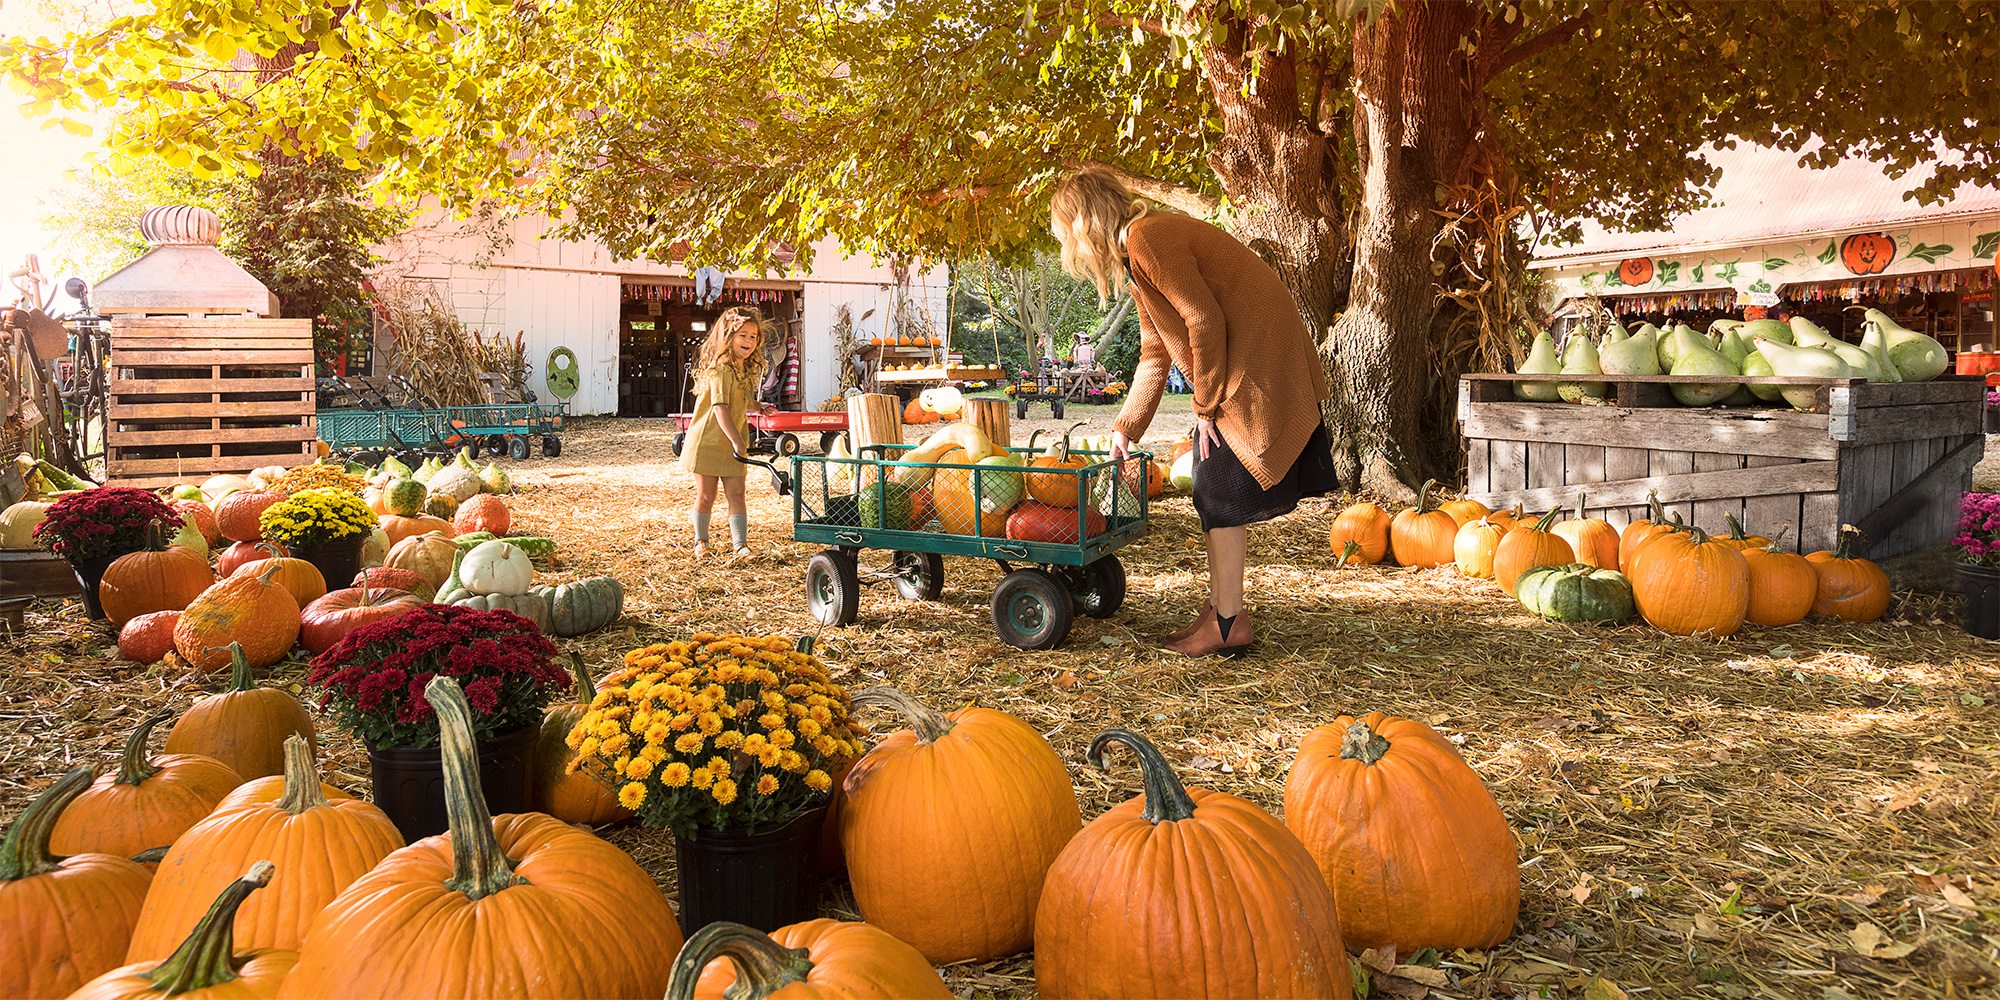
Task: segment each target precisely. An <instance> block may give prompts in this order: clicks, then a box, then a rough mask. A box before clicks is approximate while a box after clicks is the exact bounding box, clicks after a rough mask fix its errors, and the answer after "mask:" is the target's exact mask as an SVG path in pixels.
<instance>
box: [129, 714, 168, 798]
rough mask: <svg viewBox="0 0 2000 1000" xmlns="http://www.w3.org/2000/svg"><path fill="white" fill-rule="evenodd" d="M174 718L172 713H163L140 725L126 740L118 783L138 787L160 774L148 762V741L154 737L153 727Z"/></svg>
mask: <svg viewBox="0 0 2000 1000" xmlns="http://www.w3.org/2000/svg"><path fill="white" fill-rule="evenodd" d="M173 717H174V713H172V712H161V713H159V714H157V715H154V716H152V717H151V718H148V719H147V720H146V721H144V722H141V723H139V728H137V729H134V730H132V735H131V736H130V737H128V738H127V739H126V740H125V756H124V757H123V758H121V759H120V760H119V762H118V783H119V784H121V785H137V784H140V783H141V782H144V781H145V780H146V779H147V778H150V777H152V776H153V775H156V774H158V773H160V769H159V768H157V767H154V766H153V765H152V764H150V763H148V762H147V761H146V740H147V738H148V737H150V736H152V735H153V727H154V726H157V725H159V724H160V723H162V722H165V721H167V720H168V719H171V718H173Z"/></svg>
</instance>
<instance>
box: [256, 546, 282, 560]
mask: <svg viewBox="0 0 2000 1000" xmlns="http://www.w3.org/2000/svg"><path fill="white" fill-rule="evenodd" d="M250 548H251V549H252V550H254V551H257V552H262V553H264V558H266V559H281V558H283V557H284V555H285V554H284V553H283V552H279V551H278V547H277V546H276V545H272V544H271V543H270V542H258V543H257V544H255V545H252V546H250Z"/></svg>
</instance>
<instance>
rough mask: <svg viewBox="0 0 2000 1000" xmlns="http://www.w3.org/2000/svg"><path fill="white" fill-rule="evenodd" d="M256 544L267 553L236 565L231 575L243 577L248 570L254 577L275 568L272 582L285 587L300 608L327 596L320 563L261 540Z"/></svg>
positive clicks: (324, 578)
mask: <svg viewBox="0 0 2000 1000" xmlns="http://www.w3.org/2000/svg"><path fill="white" fill-rule="evenodd" d="M257 547H258V548H259V549H261V550H265V551H266V552H267V553H268V554H267V555H266V556H265V557H264V558H262V559H259V560H257V561H255V562H247V563H244V564H243V565H241V566H238V567H236V569H235V571H234V572H231V573H230V574H229V575H230V576H242V575H243V574H246V573H248V574H251V575H253V576H254V575H258V574H261V573H263V572H264V571H265V570H269V569H275V570H277V572H276V573H275V574H273V575H272V577H271V580H272V582H274V583H276V584H277V585H278V586H280V587H283V588H285V592H286V593H289V594H291V595H292V600H294V601H297V602H298V605H299V607H301V608H303V607H305V606H306V605H308V604H311V603H312V602H314V601H316V600H319V599H320V598H321V597H323V596H325V594H326V577H325V576H323V575H322V574H321V573H320V571H319V567H318V566H315V565H313V564H312V563H309V562H307V561H305V560H304V559H299V558H296V557H293V556H287V555H281V554H279V553H278V552H277V550H275V549H271V548H270V547H269V546H267V545H263V544H261V543H260V544H259V545H258V546H257Z"/></svg>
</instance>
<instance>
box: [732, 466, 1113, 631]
mask: <svg viewBox="0 0 2000 1000" xmlns="http://www.w3.org/2000/svg"><path fill="white" fill-rule="evenodd" d="M909 447H910V446H907V445H880V446H870V447H867V448H864V449H862V451H861V454H860V455H859V456H856V457H854V458H830V457H827V456H824V455H810V456H808V455H801V456H795V457H794V458H793V459H792V473H791V476H790V477H789V478H790V482H789V483H787V484H785V485H787V486H789V488H790V490H791V494H792V537H793V538H794V539H796V540H798V541H801V542H811V543H814V544H818V545H824V546H826V548H825V549H824V550H823V551H821V552H820V553H819V554H818V555H815V556H813V558H812V560H811V562H810V563H809V564H808V565H807V567H806V600H807V603H808V604H809V605H810V606H811V608H812V613H813V617H814V618H817V619H818V620H819V621H820V622H822V623H824V624H828V625H850V624H853V622H854V620H855V618H856V616H857V615H858V614H859V610H860V599H861V594H860V587H861V584H862V582H863V581H864V580H866V581H868V582H881V581H887V582H890V583H893V584H894V585H895V588H896V590H897V592H898V593H900V594H901V595H902V596H903V597H905V598H908V599H911V600H923V601H929V600H936V599H937V598H938V595H939V594H940V593H942V592H943V589H944V557H945V556H972V557H975V558H981V559H991V560H993V561H994V562H996V563H998V564H999V566H1000V571H1001V573H1002V574H1003V575H1002V577H1001V579H1000V583H999V585H998V586H996V587H995V588H994V591H993V601H992V612H993V626H994V629H995V631H996V632H997V633H998V634H999V636H1000V638H1001V639H1002V640H1003V641H1005V642H1007V643H1009V644H1010V645H1014V646H1018V647H1020V648H1022V649H1052V648H1054V647H1056V646H1059V645H1061V644H1062V642H1063V640H1064V639H1065V638H1067V637H1068V635H1069V630H1070V624H1071V622H1072V621H1073V619H1074V617H1075V615H1076V613H1077V612H1079V611H1081V612H1083V613H1084V614H1086V615H1090V616H1091V617H1094V618H1108V617H1110V616H1111V615H1112V614H1113V613H1114V612H1116V611H1117V610H1118V608H1119V606H1120V605H1121V604H1123V603H1124V601H1125V567H1124V565H1123V564H1122V563H1120V562H1119V560H1118V556H1117V554H1116V553H1117V550H1118V549H1120V548H1122V547H1124V546H1125V545H1126V544H1127V543H1129V542H1131V541H1132V539H1134V538H1136V537H1138V536H1139V534H1140V533H1141V532H1143V531H1144V530H1145V528H1146V490H1145V482H1146V481H1145V478H1144V475H1145V469H1146V468H1147V464H1148V463H1149V462H1151V461H1152V458H1151V456H1149V455H1147V454H1145V453H1142V452H1133V453H1131V454H1130V455H1128V456H1126V458H1124V459H1123V460H1120V461H1113V460H1111V459H1110V458H1109V456H1108V455H1107V454H1106V453H1104V452H1082V451H1075V452H1068V453H1066V455H1064V456H1063V457H1062V458H1061V459H1059V460H1057V461H1054V462H1048V461H1046V459H1048V458H1049V456H1046V455H1044V454H1040V453H1037V452H1035V451H1034V450H1032V449H1027V448H1009V449H1007V450H1008V452H1009V453H1011V454H1012V455H1013V456H1014V458H1015V461H1016V462H1017V463H1018V464H1016V465H1002V464H994V463H995V461H996V460H994V459H988V462H987V464H977V465H968V464H962V463H956V462H910V461H899V460H897V458H896V456H898V455H901V454H902V453H904V452H906V451H908V450H909ZM1037 459H1043V460H1044V464H1042V465H1036V466H1032V467H1031V466H1030V463H1031V462H1033V461H1035V460H1037ZM760 464H761V463H760ZM1132 484H1136V485H1137V488H1136V489H1135V488H1133V485H1132ZM864 549H876V550H884V551H887V552H889V553H890V558H889V562H888V565H886V566H884V567H882V568H880V569H877V570H871V571H869V572H867V573H863V572H862V569H861V566H860V561H861V560H860V556H861V552H862V550H864Z"/></svg>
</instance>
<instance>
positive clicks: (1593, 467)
mask: <svg viewBox="0 0 2000 1000" xmlns="http://www.w3.org/2000/svg"><path fill="white" fill-rule="evenodd" d="M1523 379H1532V380H1534V381H1557V380H1563V379H1562V378H1561V377H1560V376H1514V375H1470V376H1466V377H1465V378H1464V379H1463V380H1461V381H1460V383H1459V414H1458V417H1459V421H1460V423H1461V425H1462V428H1463V432H1464V434H1465V438H1466V476H1467V480H1468V487H1467V492H1468V494H1469V495H1470V496H1471V497H1472V498H1473V499H1475V500H1478V501H1480V502H1481V503H1484V504H1487V505H1488V506H1491V507H1495V508H1502V507H1512V506H1514V505H1516V504H1519V505H1521V506H1523V507H1525V508H1527V509H1528V510H1530V511H1545V510H1550V509H1553V508H1555V507H1574V506H1575V505H1576V503H1577V499H1578V497H1579V496H1584V497H1587V499H1586V500H1585V503H1586V505H1587V506H1586V509H1587V510H1588V511H1589V513H1590V515H1591V516H1593V517H1601V518H1604V519H1605V520H1607V521H1609V522H1611V523H1612V524H1613V525H1614V526H1618V527H1623V526H1624V525H1625V524H1626V523H1628V522H1630V521H1632V520H1634V519H1637V518H1640V517H1644V516H1645V514H1646V497H1647V494H1648V493H1657V494H1658V495H1659V498H1660V502H1661V503H1662V504H1663V505H1665V506H1666V508H1667V510H1668V511H1669V512H1670V513H1672V512H1676V511H1677V512H1679V514H1680V515H1681V517H1682V518H1683V519H1686V520H1688V521H1691V522H1693V523H1696V524H1699V525H1701V526H1702V527H1703V528H1705V529H1708V530H1710V531H1716V532H1719V531H1722V530H1723V528H1724V521H1723V516H1724V515H1725V514H1733V515H1735V516H1736V517H1737V518H1739V519H1741V520H1742V521H1743V522H1744V524H1745V525H1746V526H1747V527H1748V528H1749V529H1750V530H1752V531H1754V532H1755V533H1757V534H1762V535H1773V534H1776V532H1777V531H1778V529H1779V528H1780V527H1782V526H1784V525H1787V524H1789V525H1791V526H1792V530H1791V534H1790V535H1789V536H1787V539H1786V541H1787V542H1788V543H1791V544H1792V545H1793V546H1795V547H1797V548H1798V549H1799V550H1800V551H1803V552H1811V551H1814V550H1817V549H1825V548H1831V547H1833V543H1834V540H1835V537H1836V536H1837V534H1838V532H1839V530H1840V526H1841V525H1842V524H1853V525H1856V526H1857V527H1859V528H1861V530H1862V532H1863V533H1864V535H1865V536H1866V538H1867V540H1868V543H1869V548H1868V555H1870V556H1871V557H1873V558H1877V559H1886V558H1889V557H1891V556H1896V555H1901V554H1903V553H1906V552H1911V551H1915V550H1918V549H1923V548H1928V547H1930V546H1933V545H1936V544H1938V543H1941V542H1945V541H1948V540H1949V539H1950V537H1951V535H1952V533H1953V530H1954V526H1955V525H1956V523H1957V519H1958V500H1959V496H1960V494H1962V493H1964V492H1965V490H1967V489H1968V488H1970V486H1971V484H1972V467H1973V466H1974V465H1977V464H1978V462H1979V459H1980V457H1981V455H1982V454H1984V451H1985V440H1986V439H1985V435H1984V434H1983V433H1982V430H1981V412H1982V409H1983V406H1984V396H1983V394H1984V391H1985V386H1984V384H1983V382H1982V380H1981V379H1979V378H1977V377H1972V376H1956V375H1946V376H1943V377H1941V378H1939V379H1937V380H1936V381H1932V382H1918V383H1869V382H1863V381H1861V380H1858V379H1851V380H1828V379H1778V378H1774V379H1758V380H1757V381H1759V382H1764V381H1771V382H1781V383H1790V384H1818V385H1819V394H1820V405H1819V406H1817V407H1815V412H1811V413H1800V412H1796V411H1794V410H1791V409H1789V408H1785V407H1683V406H1679V405H1677V404H1675V403H1674V402H1673V400H1672V397H1671V395H1669V394H1668V391H1667V386H1668V385H1669V384H1671V383H1673V382H1676V381H1679V382H1698V381H1706V382H1714V381H1730V380H1728V379H1722V380H1717V379H1713V378H1685V377H1683V378H1675V377H1672V376H1606V377H1603V381H1606V382H1609V383H1613V385H1614V387H1615V388H1614V400H1615V402H1614V403H1613V404H1612V405H1604V406H1590V405H1574V404H1568V403H1528V402H1520V401H1518V400H1516V399H1515V398H1514V390H1513V383H1514V382H1516V381H1522V380H1523ZM1568 380H1569V381H1574V379H1568ZM1593 381H1595V380H1593Z"/></svg>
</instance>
